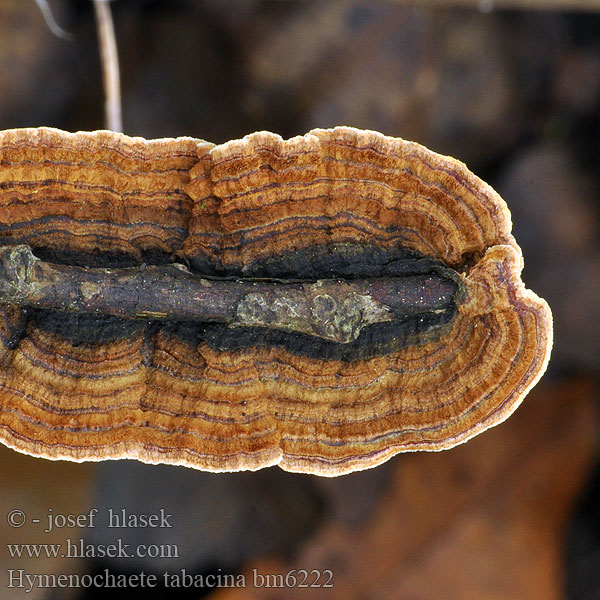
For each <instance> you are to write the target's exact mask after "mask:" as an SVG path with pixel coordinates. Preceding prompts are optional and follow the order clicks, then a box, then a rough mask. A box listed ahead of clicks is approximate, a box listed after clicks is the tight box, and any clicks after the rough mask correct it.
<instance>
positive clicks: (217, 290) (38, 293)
mask: <svg viewBox="0 0 600 600" xmlns="http://www.w3.org/2000/svg"><path fill="white" fill-rule="evenodd" d="M459 294H460V291H459V286H458V285H457V283H456V281H455V280H454V278H453V277H452V276H451V275H447V274H446V273H445V270H444V272H441V271H440V272H439V273H438V272H431V273H429V274H425V275H407V276H403V277H390V278H381V279H348V280H335V279H322V280H319V281H305V282H302V281H301V282H298V281H294V282H290V283H287V282H286V283H284V282H282V281H281V280H277V281H269V280H251V279H234V280H231V279H206V278H203V277H200V276H198V275H194V274H192V273H190V272H188V271H187V270H185V268H184V267H182V266H179V267H178V266H176V265H161V266H142V267H129V268H115V269H101V268H88V267H75V266H66V265H58V264H52V263H48V262H45V261H42V260H40V259H39V258H37V257H36V256H35V255H34V254H33V253H32V252H31V249H30V248H29V247H28V246H5V247H0V302H3V303H8V304H17V305H19V306H32V307H37V308H46V309H54V310H61V311H69V312H81V313H91V314H107V315H112V316H116V317H121V318H128V319H150V320H155V319H156V320H167V321H201V322H218V323H227V324H228V325H229V326H231V327H240V326H250V327H269V328H273V329H281V330H284V331H296V332H300V333H305V334H308V335H311V336H315V337H320V338H323V339H327V340H330V341H334V342H339V343H348V342H351V341H352V340H354V339H356V338H357V337H358V336H359V334H360V332H361V330H362V329H363V328H364V327H366V326H368V325H372V324H375V323H385V322H389V321H396V320H403V319H406V318H408V317H421V316H425V315H427V314H428V313H429V314H431V313H437V312H441V311H444V310H446V309H447V308H448V307H449V306H451V305H452V304H455V303H456V301H457V298H458V295H459Z"/></svg>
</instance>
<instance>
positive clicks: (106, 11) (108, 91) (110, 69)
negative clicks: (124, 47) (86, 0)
mask: <svg viewBox="0 0 600 600" xmlns="http://www.w3.org/2000/svg"><path fill="white" fill-rule="evenodd" d="M93 1H94V9H95V11H96V24H97V27H98V43H99V45H100V58H101V61H102V75H103V80H104V94H105V102H104V111H105V121H106V127H107V129H111V130H112V131H123V121H122V117H121V84H120V78H119V55H118V53H117V41H116V38H115V28H114V25H113V20H112V15H111V12H110V5H109V3H108V2H109V0H93Z"/></svg>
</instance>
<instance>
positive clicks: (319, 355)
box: [28, 244, 462, 361]
mask: <svg viewBox="0 0 600 600" xmlns="http://www.w3.org/2000/svg"><path fill="white" fill-rule="evenodd" d="M35 254H36V255H37V256H38V257H39V258H43V259H44V260H46V261H48V262H54V263H56V264H63V265H65V264H66V265H77V266H88V267H93V268H97V267H99V266H102V267H112V268H116V267H118V268H122V267H124V266H126V267H129V266H135V265H133V264H130V263H131V261H130V260H128V259H127V257H115V256H112V257H110V256H108V255H95V256H85V255H80V254H77V255H72V256H71V255H70V254H69V253H66V252H65V253H58V252H54V251H45V250H44V249H37V248H36V249H35ZM147 258H148V259H149V261H151V262H153V263H154V264H164V257H163V256H160V257H158V256H157V257H151V256H148V257H147ZM153 259H154V260H153ZM178 261H180V262H182V261H181V258H178ZM186 262H187V266H188V267H189V268H190V271H191V272H192V273H193V274H194V275H198V276H201V277H203V278H208V279H218V280H222V279H226V280H229V279H232V280H248V279H251V280H254V281H256V280H257V279H258V280H260V281H263V282H271V283H272V285H275V286H277V285H281V284H285V283H286V282H314V281H317V280H339V281H341V282H344V281H352V280H369V281H372V282H373V284H374V286H375V287H376V285H377V282H378V281H379V280H382V281H383V280H385V279H389V278H399V279H401V280H402V281H409V282H410V281H412V280H417V279H418V280H423V279H426V278H427V277H428V276H431V277H432V278H436V280H437V281H442V282H443V285H444V287H445V288H446V289H451V290H453V292H452V293H451V295H450V296H449V297H450V299H449V300H448V301H444V303H443V304H441V305H440V304H438V305H436V306H435V309H423V310H406V311H396V312H394V314H393V318H392V319H391V320H388V321H385V322H381V323H373V324H370V325H367V326H365V327H364V328H363V329H362V330H361V331H360V334H359V335H358V337H356V339H353V340H351V341H348V342H345V343H340V342H336V341H331V340H328V339H323V338H322V337H317V336H313V335H308V334H306V333H300V332H298V331H286V330H282V329H278V328H270V327H262V326H258V327H257V326H252V325H249V326H242V327H240V326H237V327H230V326H229V325H228V324H227V323H209V322H200V321H189V320H186V321H183V320H176V319H167V320H164V319H162V320H153V319H152V316H151V315H150V318H149V319H130V318H119V317H115V316H109V315H104V314H101V315H97V314H85V313H72V312H65V311H62V310H48V309H40V308H33V309H28V311H29V313H30V315H31V318H32V319H34V320H35V322H36V324H37V326H38V327H39V328H40V329H42V330H45V331H48V332H51V333H54V334H56V335H59V336H60V337H62V338H64V339H66V340H68V341H69V342H70V343H72V344H74V345H81V344H102V343H108V342H110V341H115V340H118V339H124V338H130V337H132V336H139V335H140V334H143V335H145V336H146V337H147V338H148V340H149V343H151V339H152V337H153V335H154V333H155V332H156V331H157V330H158V328H161V329H162V331H163V332H164V333H167V334H169V335H172V336H176V337H177V338H179V339H181V340H183V341H185V342H186V343H188V344H189V345H190V346H192V347H196V346H198V345H199V344H200V343H202V342H205V343H207V344H208V345H209V346H210V347H211V348H213V349H216V350H219V351H235V350H240V349H245V348H251V347H270V346H276V347H283V348H285V349H286V350H288V351H290V352H293V353H295V354H300V355H304V356H308V357H311V358H316V359H321V360H343V361H353V360H359V359H366V358H371V357H374V356H381V355H385V354H388V353H391V352H394V351H397V350H398V349H400V348H402V347H404V346H407V345H418V344H423V343H426V342H430V341H434V340H436V339H438V338H439V337H440V336H441V335H442V334H443V333H444V332H445V331H446V329H447V327H448V325H449V323H450V322H451V321H452V319H453V318H454V316H455V314H456V307H457V302H458V299H459V297H460V295H461V293H462V290H461V284H460V279H459V277H458V276H457V274H456V273H455V272H454V271H452V270H450V269H448V268H447V267H445V266H444V265H443V264H442V263H441V262H440V261H438V260H435V259H433V258H431V257H424V256H422V255H419V254H417V253H416V252H414V251H412V250H408V249H403V248H399V249H391V250H389V249H382V248H379V247H374V246H363V245H358V244H335V245H332V246H318V247H312V248H305V249H302V250H297V251H293V252H287V253H285V254H282V255H280V256H273V257H271V258H269V259H267V260H263V261H261V262H256V263H252V264H247V265H241V264H238V265H235V264H229V265H223V264H215V263H211V262H209V261H208V260H206V259H205V258H203V257H192V258H190V259H188V260H187V261H186Z"/></svg>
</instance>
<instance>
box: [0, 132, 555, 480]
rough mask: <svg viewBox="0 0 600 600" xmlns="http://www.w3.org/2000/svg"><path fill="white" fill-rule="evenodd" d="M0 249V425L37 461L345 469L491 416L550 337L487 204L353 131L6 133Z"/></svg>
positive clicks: (6, 437) (504, 231) (478, 192)
mask: <svg viewBox="0 0 600 600" xmlns="http://www.w3.org/2000/svg"><path fill="white" fill-rule="evenodd" d="M0 258H2V260H0V263H2V265H3V266H0V302H1V303H0V440H1V441H2V442H3V443H4V444H6V445H7V446H10V447H12V448H15V449H17V450H20V451H22V452H26V453H28V454H32V455H36V456H43V457H46V458H53V459H57V458H62V459H69V460H76V461H83V460H103V459H116V458H134V459H138V460H141V461H144V462H148V463H171V464H180V465H186V466H190V467H194V468H198V469H204V470H210V471H235V470H242V469H259V468H262V467H266V466H270V465H275V464H278V465H279V466H281V467H282V468H283V469H286V470H289V471H297V472H308V473H316V474H319V475H326V476H334V475H340V474H344V473H349V472H352V471H355V470H360V469H365V468H369V467H373V466H375V465H378V464H380V463H381V462H383V461H385V460H387V459H388V458H390V457H391V456H393V455H395V454H397V453H398V452H402V451H410V450H442V449H446V448H450V447H452V446H454V445H456V444H459V443H461V442H464V441H466V440H467V439H469V438H470V437H472V436H474V435H476V434H478V433H480V432H482V431H484V430H485V429H487V428H489V427H491V426H493V425H496V424H498V423H500V422H501V421H503V420H504V419H505V418H507V417H508V416H509V415H510V414H511V413H512V412H513V411H514V410H515V409H516V407H517V406H518V405H519V403H520V402H521V400H522V399H523V397H524V396H525V395H526V394H527V392H528V391H529V390H530V389H531V387H532V386H533V385H534V384H535V383H536V382H537V381H538V379H539V378H540V377H541V375H542V374H543V372H544V370H545V368H546V365H547V362H548V359H549V354H550V348H551V345H552V322H551V313H550V310H549V308H548V306H547V304H546V303H545V302H544V301H543V300H542V299H540V298H539V297H537V296H536V295H535V294H534V293H533V292H531V291H529V290H527V289H525V287H524V285H523V283H522V281H521V279H520V274H521V270H522V267H523V260H522V255H521V251H520V249H519V247H518V246H517V244H516V242H515V240H514V238H513V237H512V235H511V221H510V213H509V211H508V209H507V207H506V204H505V203H504V201H503V200H502V199H501V198H500V197H499V196H498V195H497V194H496V193H495V192H494V191H493V190H492V189H491V188H490V187H489V186H488V185H486V184H485V183H484V182H482V181H481V180H480V179H478V178H477V177H476V176H475V175H473V174H472V173H471V172H470V171H468V169H467V168H466V167H465V166H464V165H463V164H462V163H460V162H458V161H456V160H454V159H452V158H448V157H444V156H440V155H438V154H435V153H433V152H431V151H429V150H427V149H425V148H423V147H422V146H420V145H418V144H416V143H412V142H407V141H404V140H401V139H396V138H390V137H386V136H383V135H381V134H379V133H375V132H371V131H361V130H357V129H353V128H347V127H338V128H335V129H331V130H321V129H318V130H314V131H311V132H310V133H308V134H306V135H305V136H300V137H296V138H292V139H290V140H286V141H284V140H283V139H281V138H280V137H279V136H277V135H274V134H271V133H266V132H260V133H255V134H252V135H249V136H247V137H245V138H244V139H242V140H235V141H232V142H228V143H226V144H222V145H218V146H215V145H213V144H210V143H207V142H204V141H201V140H194V139H191V138H178V139H164V140H153V141H146V140H143V139H141V138H130V137H127V136H124V135H121V134H115V133H110V132H106V131H100V132H92V133H75V134H70V133H64V132H61V131H58V130H54V129H48V128H38V129H20V130H8V131H4V132H0ZM2 261H3V262H2ZM115 282H116V283H115ZM124 282H128V283H127V285H129V287H127V285H126V283H124ZM44 286H46V287H44ZM47 286H50V287H47ZM65 286H67V287H65ZM69 286H70V287H69ZM132 294H136V295H135V296H134V300H132ZM211 294H212V295H211ZM223 294H225V296H224V295H223ZM227 294H228V295H227ZM223 298H225V299H226V300H223ZM211 302H215V305H213V304H211ZM213 309H214V310H213Z"/></svg>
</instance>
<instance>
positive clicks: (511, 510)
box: [0, 0, 600, 600]
mask: <svg viewBox="0 0 600 600" xmlns="http://www.w3.org/2000/svg"><path fill="white" fill-rule="evenodd" d="M48 6H49V7H50V8H51V11H52V14H53V17H54V19H55V20H56V22H57V23H58V24H59V25H60V27H62V28H63V29H64V30H65V31H66V32H67V33H68V38H67V39H64V38H61V37H59V36H57V35H55V34H54V33H53V32H52V31H51V30H50V28H49V26H48V25H47V23H46V22H45V20H44V17H43V15H42V12H41V10H40V8H39V7H38V5H37V4H36V3H35V2H34V1H33V0H0V90H1V93H0V129H8V128H14V127H25V126H40V125H47V126H54V127H59V128H61V129H65V130H69V131H76V130H94V129H100V128H103V126H104V117H103V104H104V95H103V89H102V74H101V68H100V59H99V51H98V39H97V32H96V23H95V20H94V10H93V6H92V4H91V2H89V1H87V0H53V1H50V2H48ZM111 8H112V13H113V18H114V23H115V29H116V38H117V44H118V49H119V57H120V67H121V81H122V107H123V128H124V132H125V133H127V134H129V135H141V136H144V137H147V138H154V137H176V136H179V135H188V136H193V137H197V138H203V139H206V140H209V141H212V142H217V143H220V142H224V141H226V140H229V139H233V138H238V137H241V136H244V135H245V134H247V133H250V132H252V131H255V130H260V129H267V130H270V131H274V132H276V133H279V134H281V135H282V136H283V137H290V136H294V135H298V134H303V133H305V132H307V131H308V130H310V129H311V128H313V127H330V126H334V125H353V126H356V127H361V128H368V129H376V130H378V131H381V132H383V133H385V134H387V135H392V136H399V137H403V138H406V139H411V140H415V141H418V142H421V143H423V144H425V145H426V146H428V147H429V148H431V149H432V150H435V151H437V152H441V153H445V154H450V155H452V156H454V157H456V158H459V159H461V160H463V161H464V162H466V163H467V165H468V166H469V168H470V169H471V170H472V171H474V172H475V173H476V174H477V175H479V176H480V177H482V178H483V179H484V180H486V181H488V182H489V183H491V184H492V186H493V187H495V188H496V190H497V191H498V192H500V194H501V195H502V196H503V197H504V199H505V200H506V201H507V203H508V205H509V208H510V210H511V212H512V215H513V220H514V233H515V236H516V238H517V241H518V242H519V244H520V245H521V247H522V248H523V252H524V256H525V263H526V267H525V271H524V274H523V276H524V280H525V282H526V284H527V286H528V287H530V288H531V289H533V290H534V291H535V292H537V293H538V294H539V295H541V296H543V297H544V298H546V299H547V300H548V302H549V303H550V306H551V307H552V310H553V313H554V319H555V347H554V351H553V356H552V359H551V362H550V367H549V370H548V372H547V374H546V375H545V376H544V378H543V379H542V382H541V383H540V384H539V385H538V386H537V387H536V388H535V390H534V391H533V392H532V393H531V394H530V395H529V396H528V397H527V398H526V400H525V401H524V403H523V405H522V406H521V407H520V408H519V409H518V410H517V412H516V413H515V414H514V415H513V416H512V417H511V418H510V419H509V420H508V421H507V422H506V423H504V424H502V425H500V426H499V427H497V428H495V429H493V430H490V431H488V432H486V433H484V434H483V435H481V436H479V437H477V438H475V439H474V440H472V441H470V442H469V443H467V444H465V445H463V446H459V447H457V448H455V449H453V450H450V451H446V452H443V453H436V454H414V455H399V456H397V457H395V458H394V459H392V460H390V461H389V462H388V463H386V464H384V465H383V466H381V467H379V468H377V469H374V470H371V471H366V472H362V473H356V474H353V475H349V476H345V477H341V478H338V479H332V480H329V479H321V478H317V477H312V476H304V475H293V474H288V473H284V472H282V471H280V470H279V469H277V468H273V469H267V470H264V471H260V472H257V473H239V474H227V475H214V474H206V473H201V472H195V471H192V470H189V469H185V468H177V467H165V466H160V467H152V466H148V465H142V464H139V463H135V462H131V461H122V462H112V463H111V462H108V463H102V464H90V463H87V464H72V463H67V462H56V463H55V462H50V461H45V460H40V459H34V458H30V457H27V456H23V455H20V454H17V453H16V452H13V451H11V450H8V449H6V448H4V447H0V541H1V543H0V571H1V573H0V598H8V599H12V598H25V597H27V598H31V599H50V600H52V599H63V598H64V599H73V600H87V599H91V598H106V597H107V594H110V596H111V597H112V598H114V599H115V600H117V599H119V598H128V599H136V598H142V597H143V598H146V599H151V598H162V597H165V596H166V595H167V594H168V597H173V598H205V597H207V598H211V599H216V600H248V599H256V600H258V599H284V598H296V597H298V596H299V595H300V594H302V597H307V598H328V599H329V598H332V599H334V598H335V599H337V598H344V599H346V598H350V599H356V600H358V599H366V600H370V599H381V600H384V599H385V600H388V599H389V600H392V599H398V598H399V599H411V600H413V599H414V600H421V599H422V600H428V599H433V600H436V599H440V600H441V599H444V600H452V599H466V600H470V599H478V600H481V599H483V600H485V599H521V598H522V599H530V598H538V599H543V600H544V599H560V598H568V599H577V600H579V599H585V600H587V599H589V600H598V599H599V598H600V510H598V507H599V506H600V467H599V464H600V461H599V457H600V454H599V449H600V444H599V440H600V437H599V433H600V404H599V399H598V380H599V375H600V310H599V306H600V235H599V231H600V0H572V2H570V1H569V0H539V1H537V0H523V1H519V0H499V1H498V2H497V3H496V2H494V0H481V1H480V2H477V1H474V2H470V1H469V0H462V1H459V0H456V1H453V0H438V1H437V2H436V1H433V0H432V1H430V2H414V3H409V2H401V1H392V0H388V1H386V2H377V1H363V2H359V1H352V0H344V1H341V0H320V1H308V0H306V1H295V0H285V1H283V0H280V1H271V0H168V1H167V0H162V1H159V0H156V1H150V0H116V1H114V2H112V3H111ZM93 508H96V509H97V510H98V514H97V517H96V518H95V521H93V525H94V526H93V527H90V526H89V525H90V524H91V523H90V521H89V520H86V519H83V520H82V521H80V523H79V525H80V527H53V528H52V530H51V531H47V532H45V531H44V529H48V528H49V527H48V515H49V514H51V515H68V514H72V515H85V514H88V513H89V511H90V510H91V509H93ZM109 508H112V509H113V510H114V511H115V512H117V513H119V514H122V513H121V511H122V509H125V511H126V514H133V515H143V514H146V515H150V514H160V511H161V510H162V511H163V514H164V515H169V517H168V519H167V523H168V524H169V525H171V527H167V526H163V527H150V528H149V527H127V528H122V529H115V528H109V527H107V523H106V520H107V516H108V509H109ZM14 509H18V510H22V511H24V513H25V514H26V515H27V518H28V520H27V522H26V523H25V524H24V525H23V526H22V527H11V526H10V524H9V522H8V520H7V518H6V517H7V515H8V514H9V512H10V511H11V510H14ZM34 518H38V519H40V521H41V523H40V524H34V523H33V522H32V519H34ZM56 523H57V524H59V523H60V519H59V520H57V521H56ZM86 525H87V526H86ZM67 538H69V539H70V540H71V541H72V542H73V543H75V542H77V543H80V542H79V540H83V541H82V542H81V543H82V544H84V546H85V548H92V550H90V551H89V552H88V554H90V555H94V554H98V551H97V550H96V551H94V550H93V549H94V548H95V549H98V548H101V547H103V545H104V547H106V545H110V544H116V543H119V542H118V541H119V540H120V543H121V544H129V545H130V548H145V549H146V552H145V553H146V554H156V555H157V556H156V557H149V556H140V557H135V558H134V557H126V558H124V557H121V558H119V557H113V558H107V557H97V556H96V557H93V556H88V557H87V558H85V557H83V558H81V557H78V558H75V557H72V556H71V557H70V556H62V555H61V554H64V550H61V551H60V552H58V553H57V555H56V556H47V554H50V555H51V554H52V551H50V552H46V551H44V550H42V551H41V552H40V556H27V552H24V555H23V556H21V557H17V556H14V552H15V551H14V547H13V546H10V547H9V545H11V544H40V543H42V544H62V546H61V548H63V549H64V547H65V546H64V544H66V539H67ZM143 553H144V552H140V554H143ZM106 569H108V570H109V572H110V573H111V574H115V575H119V574H121V575H126V576H130V575H132V574H133V575H135V574H140V573H141V572H144V573H146V574H154V575H156V577H157V580H156V587H153V588H150V587H147V586H146V587H142V586H139V587H137V588H132V587H131V588H129V589H121V588H113V589H109V590H107V589H97V588H93V587H89V586H79V587H78V586H75V587H64V586H60V587H47V586H46V587H45V586H43V585H41V580H40V579H34V580H33V582H34V583H33V584H32V585H29V583H27V580H25V579H23V578H24V576H25V575H26V574H29V575H38V574H44V573H54V574H78V575H84V574H88V575H89V574H92V575H93V574H105V573H106ZM302 570H305V571H306V572H307V574H308V578H307V577H304V575H303V572H302ZM329 571H330V572H331V573H332V574H333V575H332V580H331V583H333V585H334V587H333V588H329V587H328V588H325V587H322V586H323V585H324V584H325V583H328V581H329V579H330V577H329ZM165 573H167V577H165ZM290 573H292V574H293V576H294V577H296V579H295V581H296V587H294V586H293V585H292V586H291V587H288V585H289V584H292V579H291V578H288V579H287V583H286V580H285V577H286V575H288V574H290ZM19 574H20V575H19ZM268 574H273V575H279V576H280V577H281V576H283V577H282V579H283V580H284V581H283V587H278V584H279V583H281V579H280V580H278V579H266V578H265V579H262V580H261V579H260V577H261V576H265V577H266V575H268ZM226 575H227V576H229V577H230V578H229V579H226V578H225V576H226ZM231 576H236V577H237V579H235V580H234V581H237V582H240V581H245V583H246V586H245V587H231V586H230V587H227V585H224V584H231V583H232V579H231ZM11 577H12V579H11ZM18 577H21V579H20V580H19V579H18ZM186 577H187V578H186ZM194 577H195V579H194ZM219 577H220V578H221V579H219ZM303 577H304V583H306V584H311V583H312V584H318V585H320V586H321V587H313V588H308V589H302V590H299V589H298V587H297V584H298V583H301V582H302V578H303ZM240 578H241V579H240ZM19 581H22V582H23V584H24V587H23V588H19V587H18V585H16V584H17V583H18V582H19ZM129 581H131V579H129ZM11 582H12V585H13V587H9V586H10V585H11ZM199 584H201V585H199ZM271 584H273V585H272V586H271V587H269V585H271ZM27 588H30V589H29V590H28V589H27Z"/></svg>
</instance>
